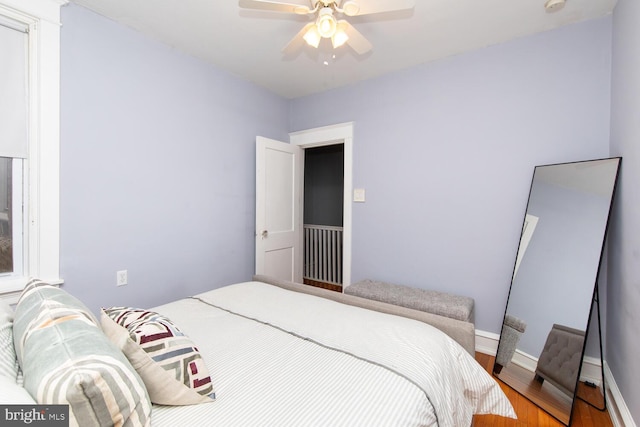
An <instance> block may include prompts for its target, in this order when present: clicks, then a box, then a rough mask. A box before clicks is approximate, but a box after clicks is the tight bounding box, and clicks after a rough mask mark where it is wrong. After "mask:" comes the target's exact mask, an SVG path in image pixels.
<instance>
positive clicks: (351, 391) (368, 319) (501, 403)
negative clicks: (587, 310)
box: [152, 282, 515, 427]
mask: <svg viewBox="0 0 640 427" xmlns="http://www.w3.org/2000/svg"><path fill="white" fill-rule="evenodd" d="M156 310H157V311H158V312H160V313H162V314H164V315H166V316H167V317H169V318H170V319H172V320H173V321H174V322H175V323H176V324H177V325H179V326H180V327H181V328H182V329H183V331H184V332H185V333H186V334H188V335H189V336H190V337H191V338H192V340H193V341H194V342H195V343H196V345H198V346H199V349H200V351H201V353H202V355H203V357H204V359H205V361H206V363H207V366H208V368H209V370H210V372H211V376H212V379H213V383H214V387H215V389H216V396H217V399H216V401H215V402H212V403H206V404H202V405H196V406H188V407H162V406H154V409H153V413H152V425H154V426H165V425H166V426H169V425H171V426H182V425H184V426H187V425H198V426H206V425H212V426H213V425H215V426H432V425H433V426H436V425H438V426H443V427H445V426H452V427H459V426H467V425H470V424H471V419H472V416H473V414H474V413H496V414H499V415H504V416H511V417H515V414H514V412H513V409H512V407H511V405H510V403H509V401H508V400H507V399H506V397H505V396H504V394H503V393H502V391H501V389H500V387H499V386H498V384H497V383H496V382H495V381H494V380H493V379H492V378H491V377H490V376H489V375H488V374H487V373H486V372H485V371H484V369H483V368H482V367H481V366H480V365H478V364H477V363H476V362H475V360H473V358H472V357H471V356H470V355H469V354H468V353H467V352H466V351H465V350H464V349H463V348H462V347H460V346H459V345H458V344H457V343H455V341H453V340H452V339H450V338H449V337H447V336H446V335H445V334H444V333H442V332H440V331H439V330H437V329H435V328H433V327H431V326H429V325H426V324H423V323H421V322H417V321H414V320H410V319H405V318H401V317H397V316H391V315H387V314H383V313H377V312H373V311H370V310H365V309H361V308H358V307H352V306H348V305H344V304H340V303H337V302H334V301H330V300H326V299H322V298H317V297H314V296H311V295H306V294H301V293H297V292H291V291H287V290H284V289H281V288H278V287H275V286H272V285H268V284H265V283H261V282H247V283H241V284H236V285H231V286H227V287H224V288H220V289H216V290H214V291H210V292H206V293H204V294H200V295H198V296H197V297H196V298H193V299H185V300H181V301H177V302H174V303H171V304H167V305H164V306H160V307H157V308H156Z"/></svg>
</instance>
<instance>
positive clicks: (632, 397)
mask: <svg viewBox="0 0 640 427" xmlns="http://www.w3.org/2000/svg"><path fill="white" fill-rule="evenodd" d="M639 22H640V2H638V1H636V0H618V4H617V6H616V9H615V12H614V16H613V54H612V55H613V67H612V69H613V71H612V82H613V84H612V101H611V154H613V155H620V156H623V159H622V168H621V180H620V184H619V187H618V196H617V203H616V205H615V207H614V218H613V223H612V229H611V234H610V241H609V280H608V282H609V288H608V295H607V304H608V313H609V316H608V322H607V363H608V364H609V367H610V368H611V371H612V372H613V375H614V377H615V379H616V383H617V384H618V387H619V388H620V391H621V392H622V395H623V396H624V399H625V401H626V403H627V405H628V407H629V411H630V412H631V414H632V416H633V419H634V420H635V424H636V425H640V365H638V354H640V335H639V334H638V329H639V328H640V309H639V308H640V191H639V190H638V183H639V182H640V150H639V147H640V47H639V45H638V40H640V25H638V23H639Z"/></svg>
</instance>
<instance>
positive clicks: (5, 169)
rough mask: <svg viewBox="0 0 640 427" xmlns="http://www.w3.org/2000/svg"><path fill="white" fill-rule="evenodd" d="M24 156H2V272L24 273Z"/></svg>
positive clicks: (0, 164) (0, 238)
mask: <svg viewBox="0 0 640 427" xmlns="http://www.w3.org/2000/svg"><path fill="white" fill-rule="evenodd" d="M22 194H23V179H22V159H13V158H10V157H0V274H1V275H4V276H22V275H24V270H23V268H22V267H23V263H22V261H23V252H22V248H23V243H24V242H23V233H22V230H23V215H22V212H23V197H22Z"/></svg>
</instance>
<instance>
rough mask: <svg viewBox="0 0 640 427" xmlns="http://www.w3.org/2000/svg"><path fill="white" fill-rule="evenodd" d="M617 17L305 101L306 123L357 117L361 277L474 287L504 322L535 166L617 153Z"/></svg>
mask: <svg viewBox="0 0 640 427" xmlns="http://www.w3.org/2000/svg"><path fill="white" fill-rule="evenodd" d="M611 23H612V20H611V17H607V18H603V19H599V20H595V21H590V22H586V23H581V24H577V25H572V26H568V27H565V28H563V29H560V30H556V31H552V32H547V33H543V34H539V35H535V36H531V37H526V38H522V39H519V40H515V41H512V42H509V43H505V44H501V45H497V46H493V47H489V48H485V49H481V50H478V51H474V52H471V53H466V54H463V55H459V56H455V57H451V58H448V59H445V60H441V61H438V62H435V63H430V64H425V65H423V66H418V67H414V68H412V69H409V70H406V71H403V72H399V73H395V74H392V75H389V76H386V77H381V78H378V79H375V80H369V81H366V82H362V83H360V84H357V85H354V86H351V87H348V88H344V89H340V90H334V91H330V92H326V93H323V94H319V95H314V96H309V97H306V98H301V99H297V100H294V101H292V102H291V108H290V114H291V128H292V130H293V131H297V130H302V129H307V128H313V127H316V126H323V125H329V124H333V123H340V122H345V121H354V122H355V125H354V126H355V128H354V165H353V168H354V187H356V188H358V187H361V188H365V189H366V192H367V202H366V203H358V204H354V205H353V270H352V274H353V276H352V279H353V280H354V281H357V280H361V279H365V278H371V279H379V280H386V281H391V282H396V283H403V284H407V285H410V286H416V287H422V288H431V289H438V290H444V291H448V292H454V293H459V294H462V295H468V296H471V297H473V298H475V301H476V326H477V328H478V329H481V330H485V331H491V332H496V333H497V332H499V331H500V324H501V322H502V316H503V314H504V307H505V302H506V299H507V292H508V290H509V283H510V279H511V273H512V270H513V264H514V262H515V254H516V249H517V246H518V240H519V236H520V229H521V226H522V220H523V216H524V211H525V207H526V202H527V195H528V192H529V184H530V182H531V176H532V174H533V168H534V166H535V165H538V164H548V163H557V162H565V161H573V160H584V159H590V158H601V157H607V156H608V154H609V114H610V111H609V107H610V79H611V75H610V70H611V61H610V52H611ZM373 54H374V55H375V51H374V53H373Z"/></svg>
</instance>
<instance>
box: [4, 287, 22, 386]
mask: <svg viewBox="0 0 640 427" xmlns="http://www.w3.org/2000/svg"><path fill="white" fill-rule="evenodd" d="M0 377H5V378H8V379H9V380H11V381H13V382H14V383H15V382H16V379H17V377H18V358H17V357H16V350H15V348H14V347H13V309H12V308H11V307H9V305H8V304H7V303H6V302H4V301H2V300H0Z"/></svg>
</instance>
